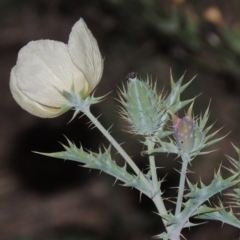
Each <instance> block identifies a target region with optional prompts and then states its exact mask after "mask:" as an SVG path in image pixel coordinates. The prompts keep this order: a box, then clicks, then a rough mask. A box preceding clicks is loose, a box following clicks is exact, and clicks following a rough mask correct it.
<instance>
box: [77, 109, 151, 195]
mask: <svg viewBox="0 0 240 240" xmlns="http://www.w3.org/2000/svg"><path fill="white" fill-rule="evenodd" d="M81 110H82V111H83V113H84V114H85V115H86V116H87V117H88V118H89V119H90V120H91V122H92V123H93V124H94V125H95V126H96V127H97V128H98V129H99V130H100V131H101V132H102V134H103V135H104V136H105V137H106V138H107V139H108V141H109V142H110V143H111V144H112V145H113V146H114V147H115V148H116V150H117V151H118V152H119V154H120V155H121V156H122V157H123V158H124V159H125V161H126V162H127V163H128V164H129V166H130V167H131V168H132V169H133V171H134V172H135V173H136V175H137V176H139V177H140V179H141V180H142V181H143V182H144V183H145V184H146V186H148V189H149V190H150V191H152V186H151V184H150V183H149V182H148V180H147V179H146V177H145V176H144V174H143V173H142V172H141V170H140V169H139V168H138V166H137V165H136V164H135V163H134V162H133V160H132V159H131V158H130V157H129V156H128V154H127V153H126V152H125V151H124V149H123V148H122V147H121V146H120V145H119V144H118V143H117V141H116V140H115V139H114V138H113V137H112V136H111V135H110V134H109V132H108V131H107V130H106V129H105V128H104V127H103V126H102V124H101V123H100V122H99V121H98V120H97V118H95V117H94V116H93V114H92V113H91V111H90V109H89V107H86V108H82V109H81Z"/></svg>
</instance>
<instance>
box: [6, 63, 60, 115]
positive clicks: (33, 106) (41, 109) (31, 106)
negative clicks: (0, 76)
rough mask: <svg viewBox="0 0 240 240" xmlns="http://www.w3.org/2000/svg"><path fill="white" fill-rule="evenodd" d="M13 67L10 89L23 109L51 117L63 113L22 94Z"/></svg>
mask: <svg viewBox="0 0 240 240" xmlns="http://www.w3.org/2000/svg"><path fill="white" fill-rule="evenodd" d="M15 69H16V66H15V67H13V68H12V71H11V74H10V89H11V92H12V95H13V98H14V99H15V101H16V102H17V103H18V104H19V105H20V106H21V107H22V108H23V109H24V110H26V111H27V112H29V113H31V114H33V115H35V116H37V117H42V118H53V117H57V116H59V115H61V114H63V113H64V112H62V111H61V109H59V108H51V107H47V106H44V105H41V104H39V103H37V102H35V101H33V100H31V99H30V98H28V97H27V96H26V95H24V94H23V93H22V92H21V91H20V90H19V88H18V85H17V81H16V80H17V79H16V72H15Z"/></svg>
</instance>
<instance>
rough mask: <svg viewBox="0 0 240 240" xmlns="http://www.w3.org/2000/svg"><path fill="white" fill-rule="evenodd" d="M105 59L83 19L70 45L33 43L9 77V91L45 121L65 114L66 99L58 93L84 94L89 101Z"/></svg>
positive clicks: (72, 33)
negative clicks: (72, 92)
mask: <svg viewBox="0 0 240 240" xmlns="http://www.w3.org/2000/svg"><path fill="white" fill-rule="evenodd" d="M102 71H103V59H102V57H101V53H100V51H99V48H98V44H97V41H96V39H95V38H94V37H93V35H92V33H91V32H90V30H89V29H88V27H87V25H86V24H85V22H84V21H83V19H80V20H79V21H78V22H76V23H75V25H74V26H73V28H72V31H71V33H70V36H69V40H68V44H65V43H62V42H58V41H53V40H38V41H31V42H29V43H28V44H27V45H26V46H24V47H23V48H22V49H21V50H20V51H19V54H18V59H17V63H16V65H15V66H14V67H13V68H12V71H11V75H10V89H11V92H12V95H13V97H14V99H15V100H16V101H17V103H18V104H19V105H20V106H21V107H22V108H23V109H25V110H26V111H28V112H29V113H31V114H33V115H36V116H38V117H43V118H52V117H57V116H59V115H61V114H62V113H63V111H62V110H61V106H63V105H64V104H66V103H67V100H66V99H65V98H64V97H63V96H62V95H61V94H60V93H59V90H60V91H63V90H65V91H68V92H70V90H71V87H72V86H73V85H74V89H75V93H76V94H78V93H79V92H80V91H81V92H83V93H84V94H83V98H86V97H87V96H88V95H89V94H90V93H91V92H92V90H93V89H94V88H95V87H96V85H97V84H98V82H99V81H100V79H101V76H102Z"/></svg>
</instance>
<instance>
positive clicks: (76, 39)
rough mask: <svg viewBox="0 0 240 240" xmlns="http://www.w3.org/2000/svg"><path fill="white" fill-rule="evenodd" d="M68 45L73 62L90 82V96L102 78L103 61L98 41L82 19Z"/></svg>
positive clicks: (76, 24)
mask: <svg viewBox="0 0 240 240" xmlns="http://www.w3.org/2000/svg"><path fill="white" fill-rule="evenodd" d="M68 45H69V53H70V56H71V58H72V61H73V62H74V64H75V65H76V66H77V67H78V68H79V69H80V71H82V72H83V74H84V76H85V78H86V80H87V82H88V85H89V89H88V92H87V94H89V93H90V92H92V90H93V89H94V88H95V87H96V86H97V84H98V82H99V81H100V79H101V77H102V72H103V59H102V56H101V53H100V51H99V48H98V44H97V41H96V39H95V38H94V37H93V35H92V33H91V31H90V30H89V29H88V27H87V25H86V24H85V22H84V21H83V19H82V18H81V19H80V20H79V21H78V22H76V23H75V24H74V26H73V28H72V31H71V33H70V36H69V41H68Z"/></svg>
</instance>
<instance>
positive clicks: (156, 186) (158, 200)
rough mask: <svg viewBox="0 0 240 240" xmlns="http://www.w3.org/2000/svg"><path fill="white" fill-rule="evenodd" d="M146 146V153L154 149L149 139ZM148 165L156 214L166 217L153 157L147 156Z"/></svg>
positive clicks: (151, 140)
mask: <svg viewBox="0 0 240 240" xmlns="http://www.w3.org/2000/svg"><path fill="white" fill-rule="evenodd" d="M146 140H147V144H148V151H151V150H153V148H154V141H153V139H151V138H147V139H146ZM149 164H150V170H151V175H152V181H153V198H152V200H153V202H154V204H155V205H156V207H157V209H158V212H159V213H160V214H161V215H167V214H168V213H167V210H166V208H165V205H164V203H163V199H162V197H161V195H162V192H161V189H160V186H159V182H158V177H157V169H156V164H155V157H154V156H153V155H150V156H149ZM163 222H164V225H165V226H166V223H167V222H166V221H165V220H164V219H163Z"/></svg>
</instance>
